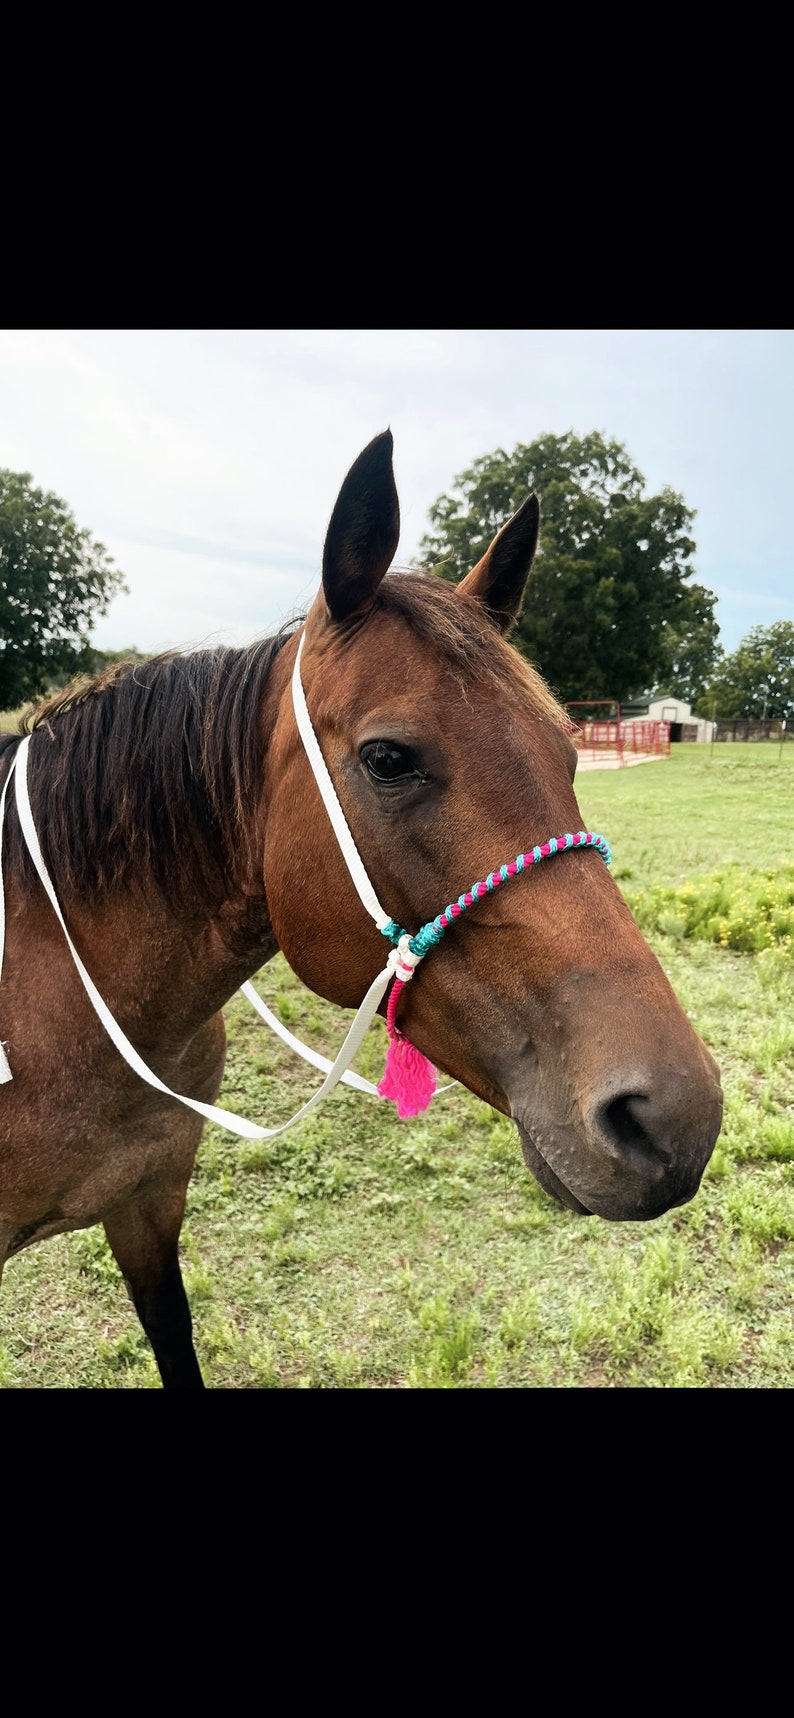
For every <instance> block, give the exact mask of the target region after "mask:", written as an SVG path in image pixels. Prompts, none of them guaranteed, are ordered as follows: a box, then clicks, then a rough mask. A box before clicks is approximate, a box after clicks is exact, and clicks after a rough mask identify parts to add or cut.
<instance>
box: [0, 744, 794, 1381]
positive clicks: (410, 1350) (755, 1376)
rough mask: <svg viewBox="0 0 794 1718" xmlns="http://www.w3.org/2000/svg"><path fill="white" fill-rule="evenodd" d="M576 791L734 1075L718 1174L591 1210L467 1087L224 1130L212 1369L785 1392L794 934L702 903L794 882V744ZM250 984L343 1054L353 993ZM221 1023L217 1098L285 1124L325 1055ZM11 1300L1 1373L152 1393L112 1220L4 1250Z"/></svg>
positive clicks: (288, 983) (265, 977) (208, 1187)
mask: <svg viewBox="0 0 794 1718" xmlns="http://www.w3.org/2000/svg"><path fill="white" fill-rule="evenodd" d="M578 796H579V803H580V808H581V813H582V826H583V827H589V828H595V829H598V830H599V831H601V832H602V833H603V834H605V835H606V836H607V837H608V839H609V840H610V842H611V844H612V846H613V850H614V855H615V860H614V867H613V874H614V875H615V876H616V878H617V880H618V882H619V884H620V886H621V887H622V888H623V889H624V890H625V892H626V895H627V897H628V898H630V899H631V902H632V907H633V910H634V911H635V912H636V913H637V916H638V917H639V918H640V920H641V922H643V924H645V925H647V929H646V932H645V934H646V935H647V937H648V940H649V941H650V942H651V944H652V946H653V948H654V949H655V951H656V953H657V954H658V956H659V959H660V960H661V962H662V964H663V966H664V967H665V970H666V971H667V972H668V974H669V976H670V979H671V982H672V983H673V985H674V988H675V989H676V991H677V994H678V995H679V997H680V999H681V1001H682V1003H683V1006H684V1007H685V1008H686V1009H687V1010H688V1012H689V1014H690V1015H691V1017H692V1019H693V1020H694V1023H695V1025H696V1027H697V1030H698V1031H699V1032H700V1034H701V1036H702V1037H703V1038H704V1039H705V1041H706V1042H707V1043H708V1044H709V1045H710V1047H711V1049H712V1050H713V1052H714V1054H715V1055H716V1057H717V1059H718V1061H719V1063H720V1066H721V1068H722V1073H723V1084H724V1088H725V1095H726V1107H725V1123H724V1128H723V1132H722V1135H721V1138H720V1141H719V1143H718V1146H717V1149H716V1151H715V1153H714V1156H713V1158H712V1160H711V1163H710V1165H709V1168H708V1170H707V1172H706V1175H705V1177H704V1181H703V1184H702V1187H701V1190H700V1192H699V1193H698V1195H697V1196H696V1198H695V1199H694V1200H693V1201H692V1202H691V1203H690V1204H688V1205H686V1206H683V1207H681V1208H680V1209H678V1210H676V1211H673V1212H669V1213H668V1214H667V1215H666V1216H664V1217H662V1218H660V1219H659V1220H658V1221H656V1222H654V1223H651V1224H640V1223H626V1224H615V1225H610V1224H608V1223H605V1222H601V1221H600V1220H599V1219H582V1218H576V1217H574V1216H573V1215H571V1214H569V1213H566V1212H564V1211H561V1210H559V1209H558V1208H557V1207H556V1206H555V1205H553V1204H552V1203H551V1201H550V1200H548V1199H547V1198H546V1197H545V1195H544V1194H543V1193H542V1192H541V1191H540V1189H539V1188H538V1186H537V1185H536V1183H535V1182H534V1181H533V1180H532V1179H531V1178H530V1177H529V1175H528V1174H527V1172H526V1170H525V1169H524V1166H523V1162H522V1159H521V1155H520V1150H519V1146H518V1142H517V1139H516V1136H515V1131H514V1129H513V1128H512V1126H511V1125H510V1124H509V1123H508V1122H507V1121H506V1120H505V1119H504V1118H503V1117H500V1116H497V1115H496V1114H494V1112H493V1111H491V1110H490V1109H488V1108H487V1106H486V1105H484V1104H482V1103H480V1102H479V1100H477V1099H475V1098H474V1097H472V1096H471V1094H469V1093H467V1092H466V1091H464V1090H463V1089H462V1088H460V1087H456V1088H455V1089H454V1090H453V1091H451V1092H450V1093H449V1094H447V1095H446V1096H445V1097H443V1098H441V1099H439V1100H438V1101H437V1103H436V1104H434V1105H433V1106H432V1107H431V1110H430V1111H428V1112H427V1114H426V1115H425V1116H422V1117H419V1118H417V1119H416V1120H415V1121H413V1122H400V1121H398V1119H397V1117H396V1115H395V1113H394V1111H393V1109H392V1106H391V1105H385V1104H380V1103H378V1102H377V1101H376V1100H371V1099H367V1098H364V1097H362V1096H359V1095H358V1094H356V1093H354V1092H350V1091H347V1090H344V1089H341V1088H340V1089H339V1090H338V1091H337V1092H336V1093H335V1094H334V1095H333V1096H332V1097H331V1098H330V1099H329V1100H328V1102H327V1104H326V1105H324V1106H323V1107H322V1108H321V1109H320V1110H319V1111H318V1112H316V1114H314V1115H313V1116H312V1117H310V1118H309V1120H308V1121H307V1122H306V1123H305V1124H304V1125H303V1127H299V1128H296V1129H295V1130H294V1131H293V1132H289V1133H287V1134H285V1135H283V1136H282V1137H280V1138H278V1139H276V1140H269V1141H265V1142H263V1143H261V1144H254V1145H246V1144H244V1143H241V1142H239V1141H236V1140H234V1139H233V1138H232V1136H231V1135H229V1134H226V1133H224V1132H221V1131H220V1130H218V1129H217V1128H214V1127H209V1126H208V1127H207V1129H206V1131H205V1135H204V1139H203V1143H202V1148H201V1151H200V1155H199V1162H198V1166H197V1170H196V1174H195V1177H194V1180H193V1182H192V1184H191V1189H190V1194H189V1200H188V1210H187V1218H186V1224H185V1229H184V1237H183V1256H184V1268H185V1276H186V1282H187V1286H188V1292H189V1294H190V1298H191V1303H192V1306H193V1313H194V1325H195V1335H196V1347H197V1350H198V1354H199V1358H200V1361H201V1365H202V1368H203V1371H204V1376H205V1379H206V1381H207V1383H208V1384H209V1385H210V1386H212V1387H215V1388H218V1389H262V1388H273V1389H278V1388H282V1389H283V1388H288V1389H346V1390H348V1389H367V1388H369V1389H406V1388H408V1389H487V1388H497V1389H510V1388H523V1389H537V1388H606V1389H610V1388H628V1389H638V1388H640V1389H659V1388H679V1389H680V1388H686V1389H704V1388H708V1389H758V1388H766V1389H770V1388H774V1389H789V1388H791V1387H792V1385H794V1329H793V1327H792V1320H791V1304H792V1289H793V1288H794V1281H793V1278H794V1269H793V1266H792V1261H793V1259H794V1252H793V1250H792V1238H794V964H793V962H792V955H791V945H790V944H787V943H786V941H785V934H788V933H784V936H783V937H782V938H773V939H772V940H771V941H768V940H766V941H763V940H762V942H761V945H760V948H759V951H758V952H747V951H745V950H744V949H742V948H739V947H734V946H730V943H726V942H724V941H723V940H722V939H721V937H720V935H719V931H718V930H717V935H716V936H715V935H714V934H713V930H714V927H715V926H717V927H718V925H719V914H717V915H716V916H715V915H713V914H712V917H711V919H709V914H708V912H707V911H706V910H705V907H704V911H703V912H700V911H696V910H694V909H693V902H694V904H695V907H698V904H699V905H700V906H701V907H703V906H704V903H705V905H706V906H708V903H709V902H710V901H711V898H712V893H713V891H714V889H715V887H717V885H716V884H715V878H716V877H717V876H718V874H719V875H721V876H722V877H723V879H724V878H727V879H728V881H729V883H730V886H731V888H732V887H733V884H734V883H736V884H737V892H735V893H734V894H733V895H732V896H731V899H732V900H733V901H734V903H735V902H736V901H738V900H739V899H741V901H742V902H743V906H742V910H741V914H740V915H739V917H741V920H742V923H743V924H746V925H748V926H752V925H753V924H755V923H756V921H758V922H761V921H763V919H764V914H765V912H766V911H767V907H768V903H769V899H770V898H771V897H770V895H769V891H770V889H771V891H772V895H773V896H774V897H775V899H776V898H777V895H776V893H775V892H776V891H777V890H778V887H779V889H780V890H781V891H783V892H785V889H786V888H787V887H788V881H787V879H788V875H789V873H790V869H791V861H792V855H793V854H794V747H789V748H787V749H786V748H784V750H783V755H782V759H779V753H778V748H777V747H776V746H769V747H762V746H760V745H758V746H730V747H729V746H722V747H716V746H715V748H714V753H713V756H712V754H711V752H710V750H709V749H708V748H703V747H697V748H696V747H681V748H679V749H677V750H676V751H675V752H674V754H673V757H672V758H671V759H670V760H669V761H665V762H661V763H652V764H648V765H643V766H640V767H638V768H635V769H631V770H624V771H619V772H618V771H614V772H612V771H610V772H588V773H586V774H584V775H582V776H581V777H580V779H579V782H578ZM770 880H771V881H770ZM682 891H683V893H682ZM665 892H667V893H665ZM690 897H691V899H690ZM676 903H677V905H676ZM666 913H668V914H671V915H672V916H670V917H668V918H665V914H666ZM742 915H743V916H742ZM723 917H724V914H723ZM712 921H713V922H712ZM709 924H712V931H709V930H708V925H709ZM704 927H705V928H704ZM257 983H258V986H259V988H260V989H261V991H262V994H263V995H264V996H265V997H266V999H267V1000H268V1001H269V1002H270V1005H271V1006H272V1007H274V1008H275V1009H276V1010H277V1011H278V1012H280V1013H281V1014H282V1016H283V1017H284V1018H286V1019H288V1020H289V1022H290V1025H291V1028H292V1029H293V1030H295V1031H297V1033H298V1034H299V1036H301V1037H305V1038H306V1040H307V1041H308V1042H310V1043H312V1044H315V1045H317V1047H319V1048H323V1049H325V1050H326V1051H328V1050H335V1049H336V1048H337V1046H338V1044H339V1043H340V1042H341V1038H342V1036H343V1035H344V1031H345V1029H346V1026H347V1024H348V1023H349V1019H350V1016H349V1014H346V1013H344V1012H343V1011H341V1010H338V1009H335V1008H333V1007H331V1006H330V1005H326V1004H324V1003H321V1002H319V1001H318V1000H317V998H316V997H313V996H311V995H310V994H309V993H308V992H306V991H305V990H303V989H302V987H301V986H300V985H299V984H298V983H297V981H296V980H295V979H294V978H293V976H292V974H291V973H290V971H289V969H288V968H287V967H286V965H285V963H284V962H283V961H282V960H281V959H280V958H279V959H278V960H276V961H273V962H271V964H270V966H269V967H267V968H265V969H264V970H263V972H262V973H261V974H260V975H259V977H258V980H257ZM227 1019H228V1026H229V1037H230V1053H229V1061H228V1064H227V1073H226V1078H225V1081H224V1087H223V1090H222V1093H221V1097H220V1102H221V1103H224V1104H226V1105H227V1106H228V1107H230V1108H232V1109H235V1108H237V1109H239V1110H241V1111H243V1112H244V1113H245V1114H247V1115H251V1116H258V1117H259V1118H261V1119H262V1120H263V1121H265V1122H266V1123H268V1124H269V1123H275V1122H277V1121H279V1120H282V1119H286V1118H287V1117H288V1116H289V1115H290V1114H291V1113H292V1111H293V1110H294V1109H295V1108H297V1106H298V1104H299V1103H300V1102H301V1101H302V1099H303V1098H304V1097H305V1096H306V1093H307V1090H308V1089H309V1082H310V1081H311V1080H312V1079H314V1077H315V1076H314V1075H313V1073H311V1072H310V1071H309V1070H308V1069H307V1068H306V1065H305V1064H304V1063H302V1062H300V1061H299V1060H297V1059H296V1058H294V1057H293V1056H292V1055H291V1053H290V1052H289V1051H288V1050H287V1049H286V1048H285V1047H284V1046H282V1045H281V1044H280V1043H279V1042H278V1041H277V1040H275V1039H273V1038H272V1037H271V1035H270V1034H269V1033H268V1032H267V1030H266V1028H265V1027H264V1026H262V1025H261V1023H259V1022H258V1021H257V1020H256V1018H255V1017H254V1016H253V1014H252V1013H251V1011H250V1009H249V1008H248V1007H247V1005H246V1004H245V1003H244V1002H243V1000H242V999H241V998H240V999H236V1000H235V1001H234V1002H233V1003H232V1004H231V1005H230V1007H229V1009H228V1011H227ZM384 1053H385V1033H384V1029H383V1027H382V1024H381V1023H380V1022H376V1024H375V1025H374V1026H373V1028H372V1029H371V1031H370V1034H369V1037H368V1039H367V1042H366V1044H365V1045H364V1047H363V1050H362V1052H361V1054H360V1056H359V1059H358V1062H357V1066H358V1068H359V1070H360V1071H361V1072H362V1073H364V1074H366V1075H368V1076H369V1077H370V1078H373V1077H374V1078H375V1079H377V1078H378V1077H379V1075H380V1072H381V1070H382V1067H383V1058H384ZM0 1313H1V1314H2V1323H1V1324H0V1383H2V1384H3V1386H4V1387H6V1388H25V1389H32V1388H37V1387H42V1388H56V1387H59V1386H69V1387H71V1388H76V1387H82V1388H103V1389H116V1388H122V1389H124V1388H137V1389H140V1388H158V1387H159V1379H158V1375H157V1372H156V1369H155V1366H154V1363H153V1360H152V1358H151V1354H150V1351H149V1349H148V1346H147V1344H146V1341H145V1339H144V1337H143V1336H142V1333H141V1332H140V1329H139V1326H138V1324H137V1320H136V1318H135V1315H134V1313H133V1312H132V1309H131V1307H130V1305H129V1303H128V1301H127V1299H126V1296H125V1293H124V1290H123V1288H122V1286H121V1283H120V1279H119V1276H118V1272H117V1270H116V1267H115V1264H114V1263H113V1260H112V1259H111V1257H110V1255H109V1253H108V1249H107V1246H106V1244H105V1241H104V1234H103V1231H102V1230H101V1228H97V1229H92V1230H88V1231H85V1232H84V1233H82V1234H79V1235H72V1236H60V1237H58V1238H57V1239H56V1240H54V1241H50V1242H47V1243H46V1244H44V1245H43V1246H41V1247H39V1248H32V1249H31V1250H30V1251H28V1252H27V1253H22V1254H20V1255H19V1256H18V1257H17V1258H15V1259H13V1260H12V1261H11V1262H10V1263H9V1265H8V1266H7V1268H6V1274H5V1277H4V1281H3V1287H2V1295H1V1296H0Z"/></svg>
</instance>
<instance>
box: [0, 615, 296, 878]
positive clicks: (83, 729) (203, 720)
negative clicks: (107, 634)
mask: <svg viewBox="0 0 794 1718" xmlns="http://www.w3.org/2000/svg"><path fill="white" fill-rule="evenodd" d="M297 624H299V623H298V622H294V621H293V622H288V623H287V624H286V625H285V626H284V627H282V628H281V629H280V630H279V631H278V632H277V633H275V634H274V635H273V636H272V637H269V638H265V639H261V640H259V641H258V642H257V643H255V644H252V645H249V646H247V647H246V648H244V649H233V648H227V647H220V646H219V647H217V648H215V649H212V650H196V651H190V652H184V653H182V652H178V651H168V652H165V653H164V654H163V655H161V656H155V657H152V658H150V659H149V660H148V661H146V662H123V663H118V664H115V665H114V666H113V667H112V668H109V669H106V670H105V672H104V673H102V674H100V675H98V676H97V678H96V679H95V680H93V681H91V682H90V683H89V684H87V685H82V686H78V685H75V686H73V687H70V688H68V689H67V690H66V691H65V692H64V693H62V694H60V695H58V696H56V697H54V698H51V699H49V700H48V701H47V702H46V703H44V704H41V705H39V706H38V708H37V709H36V710H34V711H33V712H32V714H31V715H29V716H28V717H26V718H23V720H22V721H21V722H20V733H25V732H30V733H31V734H32V736H33V738H32V742H31V746H30V756H29V759H28V764H29V787H30V798H31V805H32V809H33V815H34V818H35V822H36V828H37V830H38V834H39V840H40V842H41V847H42V852H43V854H44V858H45V861H46V863H47V866H48V869H49V870H50V874H51V875H52V877H53V879H54V881H55V883H56V887H57V888H58V889H59V890H61V889H62V890H64V891H66V890H73V891H75V892H76V893H78V894H81V895H84V896H85V895H89V896H92V897H96V896H98V895H104V894H106V893H107V892H108V891H109V890H111V889H113V888H115V887H116V886H117V885H118V884H119V883H121V882H125V883H127V884H133V885H136V884H137V885H140V886H141V887H144V888H145V887H147V886H148V885H149V884H150V883H151V884H153V885H154V886H155V887H156V888H157V889H159V890H160V891H161V892H162V894H163V895H164V896H165V898H166V899H167V900H168V901H169V903H170V904H171V905H172V906H174V907H176V908H177V909H178V910H180V909H181V910H182V911H187V912H190V911H192V910H193V909H195V908H197V907H201V908H202V909H204V908H206V907H210V908H211V909H214V910H217V909H218V908H219V907H220V906H221V904H222V903H223V901H224V900H225V899H227V898H228V896H229V893H230V883H233V882H234V880H235V879H241V878H242V876H243V874H244V872H245V869H246V865H248V864H250V862H251V861H252V859H253V855H252V852H251V840H252V829H251V821H252V820H251V810H252V807H253V806H254V804H255V803H256V802H257V799H258V795H259V791H260V787H261V778H262V767H263V755H264V750H265V744H266V736H264V735H263V733H262V731H261V722H260V707H261V703H262V698H263V695H264V689H265V684H266V681H267V676H268V674H269V672H270V668H271V666H272V663H273V661H274V660H275V657H276V656H277V655H278V653H279V651H280V650H281V648H282V646H283V645H284V644H285V643H286V642H287V640H288V639H289V638H290V637H291V635H292V633H293V631H294V629H295V626H296V625H297ZM19 737H20V735H19V734H17V735H11V734H3V735H2V736H0V764H1V763H3V762H5V760H6V759H7V758H8V757H9V755H10V752H9V748H10V746H11V745H18V743H19ZM8 797H9V799H13V790H9V796H8ZM7 817H8V813H7ZM7 838H8V850H7V852H8V857H7V863H8V864H9V865H10V866H11V865H13V866H14V867H15V869H16V871H17V875H24V876H26V877H32V874H33V873H32V870H31V868H30V865H29V863H27V864H24V865H23V869H22V871H21V872H20V869H19V862H20V854H21V834H20V832H19V829H18V823H17V817H16V812H15V811H14V814H13V816H12V818H10V819H9V828H8V830H7Z"/></svg>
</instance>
